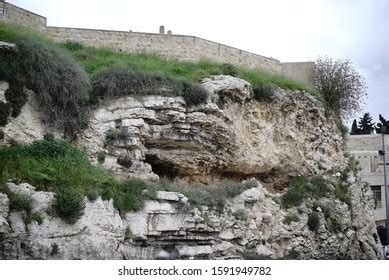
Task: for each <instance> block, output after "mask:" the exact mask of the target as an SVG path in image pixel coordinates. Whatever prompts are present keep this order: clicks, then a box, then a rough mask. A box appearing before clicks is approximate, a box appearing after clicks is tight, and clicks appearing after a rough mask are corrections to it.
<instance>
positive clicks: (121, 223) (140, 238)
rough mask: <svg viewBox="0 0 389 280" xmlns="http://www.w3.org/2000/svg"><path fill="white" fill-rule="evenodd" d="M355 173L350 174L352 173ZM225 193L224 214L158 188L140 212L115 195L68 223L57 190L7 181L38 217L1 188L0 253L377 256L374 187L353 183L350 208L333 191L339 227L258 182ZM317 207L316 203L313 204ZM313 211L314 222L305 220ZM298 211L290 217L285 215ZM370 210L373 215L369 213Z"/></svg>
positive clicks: (59, 256) (149, 256) (10, 256)
mask: <svg viewBox="0 0 389 280" xmlns="http://www.w3.org/2000/svg"><path fill="white" fill-rule="evenodd" d="M352 180H354V178H353V179H352ZM249 182H250V184H252V186H253V187H252V188H250V189H248V190H246V191H244V192H243V193H241V194H240V195H238V196H236V197H235V198H233V199H231V200H229V201H228V202H227V205H226V207H225V211H224V213H223V214H220V213H218V212H217V211H215V210H214V209H210V208H208V207H206V206H203V207H200V208H192V207H190V205H189V204H188V202H187V199H186V197H185V196H183V195H182V194H180V193H175V192H162V191H160V192H158V193H157V198H156V200H149V201H146V203H145V206H144V208H143V209H142V210H141V211H138V212H128V213H126V214H125V215H124V216H120V215H119V212H118V211H117V210H115V209H114V207H113V205H112V200H110V201H103V200H101V198H98V199H97V200H96V201H94V202H91V201H87V200H86V199H85V201H86V208H85V211H84V215H83V216H82V217H81V219H80V220H79V221H78V222H77V223H76V224H74V225H69V224H67V223H65V222H64V221H62V220H61V219H60V218H58V217H53V216H52V215H51V214H48V213H50V205H51V203H52V202H53V199H54V194H53V193H50V192H41V191H36V190H35V189H34V188H33V187H32V186H30V185H28V184H20V185H15V184H13V183H8V187H9V188H10V189H11V190H12V191H14V192H17V193H24V194H28V195H30V196H31V197H32V198H33V200H34V204H33V208H34V211H39V212H40V213H42V215H43V216H42V218H43V220H42V221H41V223H38V222H37V221H32V222H30V223H28V224H26V220H25V218H24V217H25V216H24V213H23V212H13V211H10V210H9V200H8V198H7V196H6V195H4V194H1V195H0V233H1V243H0V258H2V259H156V258H172V259H236V258H248V259H250V258H273V259H281V258H286V259H380V258H382V252H381V248H380V246H379V243H378V237H377V235H376V230H375V224H374V221H372V220H370V219H369V215H373V212H372V211H373V210H372V209H373V208H372V204H373V203H374V201H373V197H372V196H371V193H370V192H368V189H367V188H363V187H362V186H361V183H360V182H353V183H352V184H351V187H350V191H351V192H352V197H353V200H352V210H350V209H348V206H347V205H346V204H345V203H339V202H336V200H335V199H334V198H333V197H331V198H326V199H322V200H321V201H320V203H321V204H326V205H328V206H329V207H330V208H331V212H332V219H337V221H338V222H339V225H338V226H339V229H338V230H336V231H334V230H331V226H330V220H328V219H327V218H326V217H325V213H324V211H323V209H322V208H320V206H314V201H312V200H310V199H308V200H307V201H305V202H304V204H303V205H301V206H300V207H299V208H298V209H296V208H294V209H289V210H288V209H284V208H282V207H281V206H280V205H279V204H278V203H277V199H276V198H277V197H278V196H277V194H274V193H271V192H269V191H267V190H266V188H264V187H263V186H262V185H261V184H260V183H259V182H257V181H255V180H252V181H249ZM314 207H317V208H314ZM312 213H317V215H318V217H319V221H318V223H319V224H318V228H317V229H316V230H315V231H312V230H311V229H310V228H309V226H308V225H307V223H308V220H309V215H311V214H312ZM291 215H295V217H298V218H297V219H295V220H293V221H289V222H288V217H290V216H291ZM370 217H371V216H370Z"/></svg>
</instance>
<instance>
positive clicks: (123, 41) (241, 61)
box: [46, 27, 282, 74]
mask: <svg viewBox="0 0 389 280" xmlns="http://www.w3.org/2000/svg"><path fill="white" fill-rule="evenodd" d="M46 34H47V35H48V36H49V37H51V38H53V39H54V40H55V41H58V42H66V41H76V42H81V43H84V44H86V45H89V46H93V47H110V48H114V49H117V50H121V51H126V52H134V51H146V52H156V53H159V54H161V55H164V56H167V57H171V58H178V59H182V60H191V61H197V60H200V59H201V58H208V59H211V60H214V61H217V62H228V63H232V64H237V65H245V66H247V67H250V68H263V69H265V70H267V71H270V72H273V73H279V74H281V71H282V66H281V63H280V62H279V61H278V60H275V59H271V58H267V57H264V56H260V55H257V54H254V53H250V52H246V51H243V50H240V49H236V48H233V47H229V46H226V45H223V44H219V43H216V42H212V41H209V40H205V39H201V38H198V37H194V36H184V35H168V34H154V33H140V32H124V31H109V30H93V29H81V28H64V27H47V28H46Z"/></svg>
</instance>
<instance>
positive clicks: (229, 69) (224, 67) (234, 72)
mask: <svg viewBox="0 0 389 280" xmlns="http://www.w3.org/2000/svg"><path fill="white" fill-rule="evenodd" d="M220 68H221V71H222V73H223V75H230V76H233V77H237V76H238V74H239V69H238V68H237V67H236V66H235V65H232V64H230V63H222V64H220Z"/></svg>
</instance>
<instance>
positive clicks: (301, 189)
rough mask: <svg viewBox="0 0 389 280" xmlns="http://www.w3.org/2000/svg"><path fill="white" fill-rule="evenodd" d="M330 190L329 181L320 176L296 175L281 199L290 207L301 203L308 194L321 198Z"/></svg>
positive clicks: (283, 203) (284, 204)
mask: <svg viewBox="0 0 389 280" xmlns="http://www.w3.org/2000/svg"><path fill="white" fill-rule="evenodd" d="M329 192H330V189H329V187H328V184H327V182H326V181H325V180H324V179H323V178H322V177H320V176H313V177H309V178H306V177H295V178H293V179H292V180H291V182H290V183H289V188H288V190H287V192H286V193H285V194H284V195H283V196H282V198H281V201H282V205H283V206H285V207H286V208H289V207H293V206H298V205H300V204H301V203H302V202H303V201H304V199H305V198H307V197H308V196H312V197H316V198H321V197H326V196H328V194H329Z"/></svg>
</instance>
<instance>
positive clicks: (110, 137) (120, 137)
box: [105, 128, 130, 145]
mask: <svg viewBox="0 0 389 280" xmlns="http://www.w3.org/2000/svg"><path fill="white" fill-rule="evenodd" d="M129 137H130V134H129V133H128V131H127V130H126V129H125V128H117V129H110V130H108V131H107V133H106V134H105V144H106V145H111V144H112V143H113V142H115V141H126V140H128V139H129Z"/></svg>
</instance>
